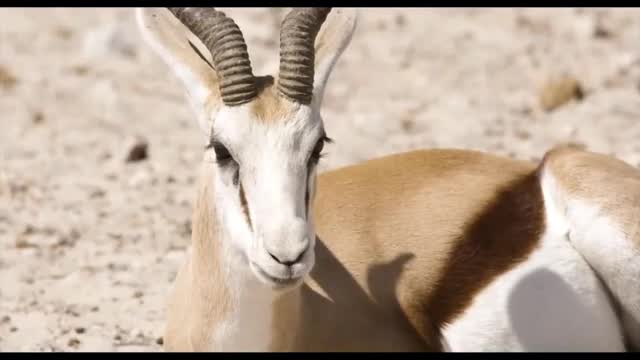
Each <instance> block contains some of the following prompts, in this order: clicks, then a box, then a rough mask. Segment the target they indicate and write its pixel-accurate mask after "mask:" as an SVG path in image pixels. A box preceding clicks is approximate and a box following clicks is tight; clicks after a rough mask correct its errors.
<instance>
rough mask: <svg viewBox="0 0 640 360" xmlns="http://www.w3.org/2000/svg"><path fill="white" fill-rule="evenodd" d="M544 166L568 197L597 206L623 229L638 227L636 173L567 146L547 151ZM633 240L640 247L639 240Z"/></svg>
mask: <svg viewBox="0 0 640 360" xmlns="http://www.w3.org/2000/svg"><path fill="white" fill-rule="evenodd" d="M543 164H544V167H545V169H548V170H549V171H551V173H552V174H553V175H554V178H555V179H556V181H557V182H558V184H559V185H560V186H561V187H562V189H563V190H564V191H566V193H567V194H568V195H569V196H572V197H577V198H581V199H584V200H589V201H591V202H597V203H598V204H599V205H600V206H601V207H602V209H603V211H604V212H605V213H607V214H609V216H612V217H613V218H614V219H615V220H617V221H618V222H619V223H620V224H621V225H622V226H623V227H624V228H626V229H631V228H634V229H635V228H637V227H638V219H640V171H638V169H636V168H634V167H632V166H630V165H629V164H627V163H625V162H623V161H621V160H618V159H615V158H613V157H611V156H607V155H603V154H597V153H593V152H589V151H583V150H580V149H576V148H573V147H568V146H563V147H557V148H554V149H552V150H550V151H548V152H547V153H546V154H545V157H544V159H543ZM638 230H640V229H638ZM634 232H635V231H634ZM634 240H635V241H636V243H637V244H638V245H640V236H635V237H634Z"/></svg>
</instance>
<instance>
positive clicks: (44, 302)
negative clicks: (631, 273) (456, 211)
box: [0, 8, 640, 351]
mask: <svg viewBox="0 0 640 360" xmlns="http://www.w3.org/2000/svg"><path fill="white" fill-rule="evenodd" d="M227 13H228V14H229V15H232V16H233V17H234V18H235V19H236V21H237V23H238V24H239V25H240V27H241V28H242V29H243V31H244V33H245V37H246V39H247V43H248V45H249V49H250V53H251V58H252V62H253V64H254V70H255V72H256V73H257V74H264V73H265V72H267V71H273V70H275V69H276V68H277V63H278V59H277V54H278V27H277V26H278V23H279V20H280V19H281V17H282V16H283V14H284V10H283V9H280V10H267V9H251V8H246V9H229V10H228V12H227ZM361 15H362V16H361V21H360V25H359V28H358V30H357V32H356V34H355V36H354V39H353V42H352V44H351V46H350V47H349V48H348V49H347V51H346V53H345V55H344V56H343V57H342V59H341V60H340V62H339V64H338V66H337V68H336V70H335V72H334V74H333V76H332V78H331V82H330V85H329V89H328V94H327V97H326V101H325V107H324V109H323V114H324V117H325V121H326V124H325V125H326V128H327V131H328V133H329V135H330V136H331V137H332V138H334V139H335V144H334V145H331V146H329V147H328V156H327V158H326V159H325V161H324V163H323V167H324V168H325V169H328V168H335V167H337V166H340V165H345V164H350V163H354V162H359V161H362V160H365V159H368V158H372V157H376V156H380V155H384V154H388V153H392V152H398V151H403V150H408V149H415V148H426V147H430V148H432V147H459V148H469V149H479V150H486V151H491V152H494V153H498V154H503V155H507V156H512V157H516V158H521V159H539V158H541V156H542V154H543V153H544V151H545V150H547V149H548V148H549V147H551V146H553V145H555V144H558V143H563V142H577V143H582V144H584V145H586V146H587V147H588V148H589V149H591V150H595V151H600V152H604V153H611V154H615V155H616V156H618V157H619V158H621V159H623V160H626V161H628V162H630V163H631V164H632V165H634V166H638V164H639V163H640V143H638V141H637V140H638V139H639V138H640V121H638V120H639V117H640V92H639V85H640V20H638V19H640V10H639V9H363V10H362V12H361ZM561 75H570V76H573V77H575V78H576V79H577V80H578V81H579V83H580V84H581V86H582V88H583V90H584V93H585V96H584V98H583V99H582V100H576V101H571V102H569V103H567V104H565V105H563V106H561V107H559V108H557V109H555V110H554V111H551V112H545V111H544V110H543V109H542V108H541V106H540V100H539V94H540V89H541V88H542V86H543V84H544V83H545V81H547V80H548V79H551V78H554V77H557V76H561ZM0 119H1V120H2V131H0V351H50V350H54V351H77V350H81V351H139V350H143V351H157V350H160V349H161V346H160V345H159V344H158V342H159V338H160V337H161V335H162V329H163V326H164V315H163V314H164V309H165V307H164V306H165V301H166V298H167V292H168V290H169V289H170V286H171V282H172V280H173V277H174V276H175V273H176V270H177V267H178V265H179V264H180V263H181V261H182V260H183V255H184V251H185V249H186V248H187V246H188V244H189V232H190V224H189V219H190V216H191V207H192V204H193V200H194V194H195V188H194V181H195V176H196V169H197V166H198V163H199V162H200V160H201V158H202V152H203V146H204V138H203V136H202V134H201V133H200V131H199V129H198V128H197V126H196V123H195V121H194V120H193V117H192V114H191V110H190V109H189V108H188V106H187V103H186V100H185V98H184V95H183V90H182V87H181V84H180V83H179V82H178V80H177V79H176V78H175V77H174V76H173V75H172V74H171V73H170V72H169V71H168V69H167V67H166V66H165V65H164V63H162V62H161V61H160V60H159V58H157V57H156V55H155V54H153V53H152V52H151V51H150V50H149V48H148V47H147V46H146V45H145V44H144V43H143V42H142V41H141V37H140V34H139V33H138V31H137V29H136V27H135V22H134V18H133V10H132V9H64V8H59V9H55V8H52V9H16V8H13V9H6V8H5V9H1V10H0ZM137 137H141V138H143V139H145V141H146V142H147V143H148V155H149V158H148V159H146V160H143V161H138V162H132V163H128V162H126V161H125V158H126V157H127V151H128V150H129V148H130V147H131V146H132V143H134V142H135V141H136V140H135V139H136V138H137Z"/></svg>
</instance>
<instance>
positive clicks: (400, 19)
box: [394, 14, 407, 27]
mask: <svg viewBox="0 0 640 360" xmlns="http://www.w3.org/2000/svg"><path fill="white" fill-rule="evenodd" d="M394 20H395V23H396V26H397V27H404V26H405V25H407V18H405V17H404V15H402V14H398V15H396V18H395V19H394Z"/></svg>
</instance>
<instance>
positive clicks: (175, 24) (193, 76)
mask: <svg viewBox="0 0 640 360" xmlns="http://www.w3.org/2000/svg"><path fill="white" fill-rule="evenodd" d="M136 21H137V24H138V28H139V30H140V33H141V34H142V37H143V39H144V40H145V42H146V43H147V44H148V45H149V46H150V47H151V49H152V50H153V51H154V52H155V53H156V54H158V56H159V57H160V58H161V59H162V60H163V61H164V62H165V63H166V64H167V65H168V66H169V67H170V68H171V69H172V70H173V72H174V74H175V75H176V76H177V77H178V79H180V80H181V81H182V83H183V84H184V89H185V90H186V92H187V94H188V97H187V99H188V100H189V104H190V105H191V107H192V109H193V111H194V113H195V114H196V117H197V120H198V125H199V126H200V129H201V130H202V131H204V132H205V133H206V134H207V135H208V134H209V130H210V126H211V119H212V117H215V114H211V113H209V110H211V109H216V108H217V107H216V106H207V102H208V101H210V100H211V94H212V92H213V90H214V89H212V87H213V86H217V82H218V79H217V75H216V74H215V72H214V71H213V70H212V69H211V68H210V67H209V65H208V64H207V63H205V62H204V61H202V59H201V58H200V57H199V56H198V55H197V54H196V53H195V52H194V51H193V49H191V47H190V46H189V42H191V43H192V44H194V45H195V46H198V45H199V48H200V47H202V43H201V42H200V41H199V40H198V39H197V38H196V37H195V36H193V34H191V32H189V30H187V28H186V27H185V26H184V25H183V24H182V23H180V21H179V20H177V19H176V18H175V17H174V16H173V15H172V14H171V13H170V12H169V10H167V9H165V8H136ZM201 53H202V54H203V55H204V56H205V57H207V56H208V60H209V61H210V60H211V59H210V54H209V53H208V52H207V51H201Z"/></svg>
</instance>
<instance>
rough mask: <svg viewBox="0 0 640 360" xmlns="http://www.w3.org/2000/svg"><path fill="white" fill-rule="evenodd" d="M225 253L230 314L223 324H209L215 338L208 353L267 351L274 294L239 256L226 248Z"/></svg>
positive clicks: (269, 341) (269, 340)
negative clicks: (212, 328) (230, 306)
mask: <svg viewBox="0 0 640 360" xmlns="http://www.w3.org/2000/svg"><path fill="white" fill-rule="evenodd" d="M225 252H226V256H225V263H226V265H227V267H226V269H225V270H226V284H227V286H228V287H229V291H230V293H231V297H232V298H231V303H232V310H231V312H230V313H228V314H227V316H226V318H225V319H224V320H222V321H220V322H218V323H216V324H212V326H213V327H214V337H213V339H212V344H211V345H210V350H212V351H224V352H236V351H249V352H266V351H269V345H270V343H271V340H272V338H271V327H272V322H273V318H272V316H273V311H272V309H271V306H272V304H273V301H274V299H275V293H274V291H273V290H272V289H270V288H269V287H267V286H265V285H264V284H262V283H261V282H259V281H258V280H257V279H256V278H255V276H254V275H253V274H252V273H251V272H250V271H249V269H248V268H247V266H246V261H245V260H244V259H242V256H241V254H239V253H238V252H237V251H235V250H233V249H228V248H227V249H226V250H225Z"/></svg>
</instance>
